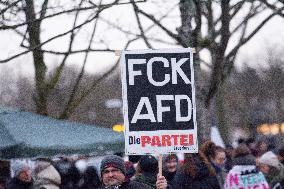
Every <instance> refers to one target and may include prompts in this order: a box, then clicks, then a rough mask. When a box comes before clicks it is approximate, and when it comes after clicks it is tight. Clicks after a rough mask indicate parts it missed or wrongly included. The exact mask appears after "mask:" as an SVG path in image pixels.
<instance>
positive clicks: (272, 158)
mask: <svg viewBox="0 0 284 189" xmlns="http://www.w3.org/2000/svg"><path fill="white" fill-rule="evenodd" d="M259 163H261V164H265V165H269V166H272V167H275V168H277V169H280V162H279V160H278V157H277V156H276V155H275V154H274V153H273V152H271V151H269V152H266V153H264V154H263V155H262V156H261V157H260V158H259Z"/></svg>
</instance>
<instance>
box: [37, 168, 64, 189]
mask: <svg viewBox="0 0 284 189" xmlns="http://www.w3.org/2000/svg"><path fill="white" fill-rule="evenodd" d="M60 184H61V177H60V175H59V173H58V172H57V170H56V169H55V168H54V167H53V165H51V164H49V163H46V165H45V166H44V167H43V168H42V169H41V170H38V172H37V174H36V175H35V181H34V189H42V188H44V189H59V186H60Z"/></svg>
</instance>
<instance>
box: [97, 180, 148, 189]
mask: <svg viewBox="0 0 284 189" xmlns="http://www.w3.org/2000/svg"><path fill="white" fill-rule="evenodd" d="M101 189H106V187H104V186H102V187H101ZM107 189H112V188H107ZM113 189H153V188H152V187H150V186H147V185H145V184H143V183H139V182H136V181H130V182H124V183H123V184H122V185H121V186H119V187H118V188H115V187H114V188H113Z"/></svg>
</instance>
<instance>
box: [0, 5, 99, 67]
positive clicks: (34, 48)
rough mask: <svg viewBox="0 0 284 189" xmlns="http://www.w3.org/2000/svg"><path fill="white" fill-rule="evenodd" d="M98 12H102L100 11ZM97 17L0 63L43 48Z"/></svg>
mask: <svg viewBox="0 0 284 189" xmlns="http://www.w3.org/2000/svg"><path fill="white" fill-rule="evenodd" d="M100 11H102V10H100ZM100 11H98V12H100ZM97 15H98V14H96V15H95V16H93V17H92V18H90V19H88V20H86V21H85V22H83V23H81V24H79V25H77V26H76V27H74V28H72V29H70V30H68V31H66V32H64V33H61V34H59V35H56V36H54V37H52V38H50V39H48V40H46V41H44V42H43V43H41V44H39V45H37V46H34V47H30V49H28V50H26V51H23V52H21V53H19V54H16V55H13V56H11V57H10V58H7V59H3V60H0V63H7V62H8V61H10V60H13V59H15V58H18V57H19V56H22V55H24V54H27V53H29V52H31V51H33V50H36V49H37V48H39V47H41V46H43V45H45V44H47V43H49V42H51V41H53V40H55V39H57V38H59V37H62V36H65V35H67V34H69V33H71V32H72V31H74V30H76V29H78V28H80V27H82V26H83V25H85V24H87V23H89V22H91V21H92V20H94V19H96V18H97Z"/></svg>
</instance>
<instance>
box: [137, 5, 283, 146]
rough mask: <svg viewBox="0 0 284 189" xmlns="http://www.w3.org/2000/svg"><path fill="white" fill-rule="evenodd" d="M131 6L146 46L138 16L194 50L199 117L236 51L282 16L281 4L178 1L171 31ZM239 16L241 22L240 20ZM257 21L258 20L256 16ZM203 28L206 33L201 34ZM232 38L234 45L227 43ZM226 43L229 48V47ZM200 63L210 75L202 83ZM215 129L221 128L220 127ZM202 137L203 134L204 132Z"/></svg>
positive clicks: (147, 40)
mask: <svg viewBox="0 0 284 189" xmlns="http://www.w3.org/2000/svg"><path fill="white" fill-rule="evenodd" d="M133 5H134V6H133V8H134V10H135V12H136V17H137V23H138V26H139V29H140V31H141V36H142V38H143V40H144V42H145V44H146V45H147V46H148V47H151V46H152V43H153V42H152V43H151V40H150V38H147V33H146V32H145V30H143V26H141V23H140V22H139V20H138V18H139V15H141V16H144V17H146V18H147V19H149V20H150V21H152V22H153V23H154V24H155V25H156V26H157V27H159V28H160V29H161V30H162V31H163V32H165V33H166V34H167V35H168V36H169V37H170V38H172V39H173V40H175V41H176V43H177V44H178V45H180V46H182V47H195V48H196V50H197V54H196V56H195V61H194V63H195V71H196V72H197V73H196V74H195V75H196V80H197V82H196V83H197V98H198V101H199V103H198V108H199V111H198V112H199V117H200V116H201V117H202V114H204V108H202V107H204V106H205V108H207V109H208V107H209V105H210V100H211V99H212V98H213V97H214V96H215V94H216V92H217V91H218V90H219V89H220V88H221V86H222V83H223V82H224V81H225V79H226V78H227V77H228V75H229V74H230V72H231V70H232V68H233V65H234V62H235V59H236V57H237V54H238V52H239V49H240V48H241V47H242V46H244V45H245V44H246V43H247V42H248V41H250V40H251V39H252V38H253V37H254V36H255V35H256V34H257V33H258V32H259V31H260V30H261V28H263V26H264V25H265V24H266V23H268V22H269V21H270V20H271V19H272V18H273V17H274V16H277V15H281V16H282V15H283V10H284V6H283V4H282V3H281V2H275V3H273V4H268V3H267V2H266V1H265V0H261V1H248V0H237V1H229V0H220V1H213V0H208V1H197V0H180V1H179V9H180V19H181V26H180V27H179V28H177V31H172V30H170V29H168V28H167V25H165V24H163V23H162V22H160V21H159V19H158V18H156V17H155V15H152V14H150V13H148V12H147V11H145V10H143V9H142V8H139V7H138V6H135V3H133ZM272 8H273V9H272ZM266 10H272V11H270V14H269V15H268V16H266V17H264V18H261V19H262V21H261V22H260V23H259V24H258V25H256V27H255V28H254V29H252V30H250V29H249V27H248V25H249V24H250V23H251V22H253V21H254V18H256V17H257V16H259V15H260V14H262V13H263V12H264V11H266ZM241 16H242V19H240V17H241ZM257 18H258V19H259V17H257ZM204 29H205V30H206V32H203V31H204ZM202 30H203V31H202ZM233 39H234V40H235V41H236V42H234V43H233V42H231V40H233ZM236 39H237V40H236ZM229 43H230V44H231V46H229ZM202 50H207V51H208V52H209V54H210V60H211V61H210V63H207V62H205V61H204V60H202V59H201V58H200V55H199V53H200V52H201V51H202ZM201 64H206V65H207V66H208V67H209V69H210V73H211V76H210V77H209V80H208V81H206V82H204V81H202V80H203V78H200V77H198V75H199V74H200V73H201V71H200V69H201V68H200V65H201ZM202 112H203V113H202ZM199 123H200V122H199ZM199 126H200V127H201V130H204V129H206V128H208V126H207V125H206V123H201V125H199ZM219 126H220V127H224V125H219ZM222 131H224V132H222V133H221V134H222V136H223V138H224V139H225V141H228V136H227V134H226V133H227V131H226V129H222ZM204 134H205V135H206V133H203V135H204ZM205 138H207V137H205Z"/></svg>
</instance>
